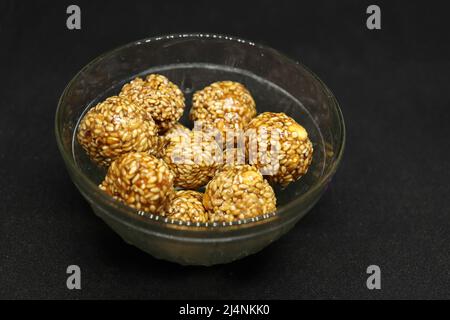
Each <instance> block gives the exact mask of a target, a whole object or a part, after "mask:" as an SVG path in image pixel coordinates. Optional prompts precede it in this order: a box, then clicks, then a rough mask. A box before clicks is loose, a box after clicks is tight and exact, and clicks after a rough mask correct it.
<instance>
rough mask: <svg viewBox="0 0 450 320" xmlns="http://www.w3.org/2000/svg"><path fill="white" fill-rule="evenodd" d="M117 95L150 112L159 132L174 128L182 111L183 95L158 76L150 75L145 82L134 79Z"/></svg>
mask: <svg viewBox="0 0 450 320" xmlns="http://www.w3.org/2000/svg"><path fill="white" fill-rule="evenodd" d="M119 95H120V96H123V97H127V98H129V99H130V100H132V101H133V102H135V103H136V104H137V105H139V106H141V107H143V108H144V109H146V110H147V111H148V112H150V114H151V116H152V118H153V120H155V122H156V124H157V126H158V129H159V132H165V131H167V130H168V129H170V128H171V127H172V126H174V125H175V124H176V123H177V121H178V120H179V119H180V117H181V116H182V114H183V111H184V106H185V104H184V95H183V93H182V92H181V90H180V89H179V88H178V86H177V85H175V84H174V83H172V82H170V81H169V79H167V78H166V77H164V76H162V75H159V74H150V75H148V76H147V77H146V78H145V80H143V79H141V78H136V79H134V80H133V81H131V82H130V83H127V84H125V85H124V86H123V88H122V91H121V92H120V94H119Z"/></svg>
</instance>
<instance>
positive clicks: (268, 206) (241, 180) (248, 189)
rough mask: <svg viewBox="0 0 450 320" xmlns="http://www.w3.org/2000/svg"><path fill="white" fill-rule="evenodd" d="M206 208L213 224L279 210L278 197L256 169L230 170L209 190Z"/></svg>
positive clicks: (248, 167)
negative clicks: (277, 205)
mask: <svg viewBox="0 0 450 320" xmlns="http://www.w3.org/2000/svg"><path fill="white" fill-rule="evenodd" d="M203 205H204V206H205V208H206V210H208V212H209V215H210V220H211V221H225V222H230V221H234V220H237V219H246V218H253V217H256V216H259V215H262V214H266V213H271V212H273V211H275V210H276V198H275V193H274V191H273V189H272V187H271V186H270V185H269V183H268V182H267V181H266V180H265V179H264V178H263V176H262V175H261V173H260V172H259V171H258V169H256V168H255V167H253V166H250V165H242V166H234V167H229V168H227V169H225V170H223V171H221V172H219V173H218V174H217V175H216V176H215V177H214V178H213V179H212V180H211V181H210V182H209V183H208V185H207V186H206V190H205V195H204V197H203Z"/></svg>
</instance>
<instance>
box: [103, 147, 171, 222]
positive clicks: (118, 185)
mask: <svg viewBox="0 0 450 320" xmlns="http://www.w3.org/2000/svg"><path fill="white" fill-rule="evenodd" d="M99 187H100V189H102V190H103V191H105V192H106V193H108V194H109V195H111V196H112V197H114V198H116V199H117V200H119V201H122V202H124V203H126V204H127V205H129V206H131V207H133V208H135V209H137V210H141V211H145V212H149V213H153V214H163V213H164V212H165V210H166V208H167V205H168V203H169V202H170V199H171V197H172V196H173V193H174V189H173V174H172V172H171V171H170V169H169V167H168V166H167V165H166V164H165V163H164V161H162V160H160V159H158V158H156V157H154V156H152V155H149V154H147V153H143V152H131V153H128V154H125V155H123V156H121V157H120V158H118V159H116V160H115V161H114V162H113V163H112V164H111V166H110V167H109V168H108V172H107V174H106V177H105V179H104V180H103V182H102V183H101V184H100V186H99Z"/></svg>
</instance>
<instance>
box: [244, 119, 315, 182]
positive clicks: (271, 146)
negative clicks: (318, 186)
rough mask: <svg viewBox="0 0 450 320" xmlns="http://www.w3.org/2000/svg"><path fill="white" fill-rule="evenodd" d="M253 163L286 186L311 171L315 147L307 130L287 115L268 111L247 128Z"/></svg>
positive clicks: (268, 176) (248, 149)
mask: <svg viewBox="0 0 450 320" xmlns="http://www.w3.org/2000/svg"><path fill="white" fill-rule="evenodd" d="M246 132H247V133H248V134H249V139H248V140H247V151H248V159H249V163H250V164H252V165H254V166H256V167H257V168H258V169H259V170H260V171H261V173H262V174H264V175H265V176H266V177H267V179H268V180H269V181H270V182H273V183H279V184H280V185H281V186H283V187H286V186H287V185H288V184H289V183H291V182H293V181H296V180H298V179H299V178H300V177H302V176H303V175H304V174H305V173H306V172H307V171H308V167H309V165H310V164H311V161H312V154H313V146H312V143H311V141H310V140H309V139H308V133H307V132H306V130H305V129H304V128H303V127H302V126H301V125H300V124H298V123H297V122H296V121H295V120H294V119H292V118H291V117H289V116H287V115H286V114H284V113H273V112H264V113H262V114H260V115H258V116H257V117H256V118H254V119H253V120H252V121H251V122H250V123H249V125H248V126H247V130H246Z"/></svg>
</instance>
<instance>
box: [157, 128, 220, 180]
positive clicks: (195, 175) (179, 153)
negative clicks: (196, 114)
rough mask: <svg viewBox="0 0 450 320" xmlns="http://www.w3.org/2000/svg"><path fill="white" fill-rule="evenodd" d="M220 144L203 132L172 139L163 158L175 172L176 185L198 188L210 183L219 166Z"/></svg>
mask: <svg viewBox="0 0 450 320" xmlns="http://www.w3.org/2000/svg"><path fill="white" fill-rule="evenodd" d="M221 152H222V150H221V149H220V147H219V145H218V144H217V143H216V142H215V141H213V140H211V139H208V137H207V136H205V134H204V133H202V132H197V131H193V132H190V133H189V135H188V136H180V137H179V139H172V140H170V142H169V143H168V144H167V146H166V148H165V149H164V154H163V157H162V159H163V160H164V161H165V162H166V163H167V165H168V166H169V168H170V169H171V170H172V172H173V173H174V174H175V181H174V184H175V187H180V188H184V189H198V188H199V187H202V186H204V185H205V184H206V183H208V181H209V180H211V178H212V177H213V176H214V174H215V173H216V170H217V168H218V163H217V156H218V155H219V154H220V153H221Z"/></svg>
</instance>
